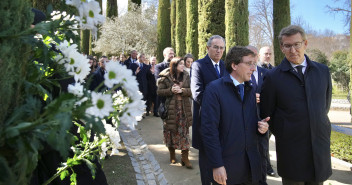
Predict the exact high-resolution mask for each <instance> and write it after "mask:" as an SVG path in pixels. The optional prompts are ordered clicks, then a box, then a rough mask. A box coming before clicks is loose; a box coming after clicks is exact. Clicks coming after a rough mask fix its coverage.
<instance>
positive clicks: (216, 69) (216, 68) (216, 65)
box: [215, 64, 220, 78]
mask: <svg viewBox="0 0 352 185" xmlns="http://www.w3.org/2000/svg"><path fill="white" fill-rule="evenodd" d="M215 71H216V73H217V74H218V77H219V78H220V72H219V70H218V64H215Z"/></svg>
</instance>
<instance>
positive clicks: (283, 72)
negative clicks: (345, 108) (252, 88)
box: [260, 56, 332, 182]
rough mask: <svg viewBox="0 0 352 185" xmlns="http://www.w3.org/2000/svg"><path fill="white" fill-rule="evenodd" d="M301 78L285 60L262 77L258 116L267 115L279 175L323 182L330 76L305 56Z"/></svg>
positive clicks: (327, 150) (327, 165)
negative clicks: (302, 77)
mask: <svg viewBox="0 0 352 185" xmlns="http://www.w3.org/2000/svg"><path fill="white" fill-rule="evenodd" d="M305 57H306V59H307V64H308V66H307V68H306V70H305V73H304V79H303V80H302V79H300V78H299V76H298V73H297V72H296V71H295V70H294V69H293V67H292V66H291V64H290V62H289V61H288V60H287V59H286V58H284V60H283V61H282V62H281V64H280V65H279V66H277V67H276V68H274V69H272V70H269V71H268V72H267V74H266V75H265V77H264V83H263V86H262V93H261V102H260V104H261V106H260V107H261V117H262V118H265V117H267V116H270V117H271V119H270V121H269V125H270V130H271V131H272V133H273V134H274V135H275V139H276V153H277V165H278V173H279V175H280V176H281V177H283V178H287V179H290V180H294V181H305V182H307V181H314V182H322V181H325V180H327V179H328V178H329V176H330V175H331V173H332V170H331V156H330V132H331V125H330V121H329V118H328V115H327V114H328V112H329V109H330V103H331V90H332V87H331V76H330V73H329V69H328V67H327V66H326V65H324V64H320V63H317V62H314V61H311V60H310V59H309V58H308V57H307V56H305Z"/></svg>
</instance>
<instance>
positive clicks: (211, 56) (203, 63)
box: [191, 35, 226, 184]
mask: <svg viewBox="0 0 352 185" xmlns="http://www.w3.org/2000/svg"><path fill="white" fill-rule="evenodd" d="M224 50H225V39H224V38H223V37H221V36H219V35H213V36H212V37H210V38H209V40H208V42H207V52H208V54H207V55H206V56H205V57H204V58H202V59H199V60H197V61H195V62H193V63H192V66H191V91H192V98H193V123H192V146H193V148H195V149H198V150H199V168H200V174H201V180H202V183H203V184H209V183H210V180H211V179H210V180H209V179H207V177H208V175H207V173H208V172H207V171H205V169H206V162H207V161H208V160H207V158H206V155H205V151H204V148H203V144H202V140H201V135H200V110H201V106H202V99H203V93H204V90H205V88H206V86H207V85H208V84H209V83H210V82H212V81H213V80H216V79H219V78H221V77H222V76H224V74H225V73H226V70H225V65H224V61H222V60H221V57H222V55H223V53H224Z"/></svg>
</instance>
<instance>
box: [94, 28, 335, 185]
mask: <svg viewBox="0 0 352 185" xmlns="http://www.w3.org/2000/svg"><path fill="white" fill-rule="evenodd" d="M279 41H280V48H281V50H282V52H283V53H284V54H285V58H284V59H283V60H282V62H281V64H280V65H278V66H276V67H274V66H273V64H272V63H271V62H272V55H273V53H272V50H271V48H270V47H269V46H265V47H262V48H260V49H259V50H258V49H257V48H256V47H254V46H251V45H249V46H235V47H232V48H230V49H229V51H228V52H227V54H226V57H225V61H223V60H222V57H223V52H224V50H225V48H226V45H225V39H224V38H223V37H221V36H219V35H214V36H212V37H210V38H209V40H208V42H207V46H206V47H207V54H206V56H205V57H204V58H201V59H198V60H196V61H195V59H194V57H193V56H192V54H186V55H185V56H184V57H178V56H176V57H175V53H174V49H173V48H171V47H167V48H165V49H164V51H163V56H164V60H163V61H159V63H158V62H157V61H156V58H155V57H154V56H152V57H150V58H149V59H147V58H146V56H145V54H143V53H138V52H137V51H136V50H132V51H131V52H130V53H129V57H128V58H127V59H126V56H125V55H124V54H121V55H120V57H119V58H117V56H111V58H110V60H109V59H108V57H106V56H103V57H101V58H100V59H99V62H97V60H96V59H95V58H94V57H90V56H89V57H88V58H89V59H90V63H91V69H92V75H93V76H92V79H93V80H92V83H91V85H90V88H91V89H92V90H93V89H95V88H97V87H100V86H99V84H100V83H101V82H102V81H103V80H104V79H103V78H104V66H105V64H106V63H107V62H119V63H120V64H121V65H125V66H126V67H127V68H128V69H129V70H131V71H132V73H133V75H135V76H136V79H137V81H138V84H139V90H140V92H141V93H142V94H143V100H145V101H146V113H145V115H144V116H149V115H150V114H151V113H153V115H154V116H156V117H159V115H158V108H159V106H160V104H163V106H165V107H166V110H167V116H166V118H163V119H162V122H163V140H164V143H165V145H166V147H167V148H168V150H169V153H170V163H177V162H178V161H177V158H176V152H175V150H181V151H182V152H181V153H182V156H181V161H180V162H181V164H182V165H183V166H186V167H187V168H189V169H192V168H193V166H192V164H191V162H190V161H189V158H188V155H189V149H190V147H191V146H192V147H193V148H195V149H197V150H198V151H199V155H198V156H199V168H200V172H201V173H200V176H201V181H202V184H241V185H243V184H245V185H247V184H248V185H252V184H260V185H265V184H267V180H266V176H267V175H270V176H276V172H275V171H274V170H273V168H272V165H271V164H270V157H269V138H270V136H271V135H272V134H273V135H274V136H275V139H276V149H277V165H278V174H279V175H280V176H281V177H282V178H283V184H284V185H322V184H323V182H324V181H325V180H327V178H328V177H329V176H330V175H331V173H332V171H331V162H330V129H331V128H330V124H329V123H330V122H329V118H328V117H327V113H328V111H329V108H330V101H331V77H330V73H329V70H328V68H327V67H326V66H324V65H322V64H319V63H317V62H314V61H311V60H310V59H309V58H308V56H307V55H305V54H304V53H305V49H306V47H307V45H308V41H307V38H306V34H305V32H304V30H303V29H302V28H301V27H299V26H295V25H291V26H288V27H285V28H283V29H282V30H281V32H280V36H279ZM269 125H270V131H269ZM190 126H192V138H190V133H189V128H190Z"/></svg>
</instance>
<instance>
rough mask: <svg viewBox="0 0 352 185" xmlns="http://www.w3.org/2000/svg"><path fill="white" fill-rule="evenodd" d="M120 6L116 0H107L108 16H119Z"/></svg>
mask: <svg viewBox="0 0 352 185" xmlns="http://www.w3.org/2000/svg"><path fill="white" fill-rule="evenodd" d="M117 11H118V8H117V1H116V0H107V1H106V17H110V18H112V17H117V16H118V12H117Z"/></svg>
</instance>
